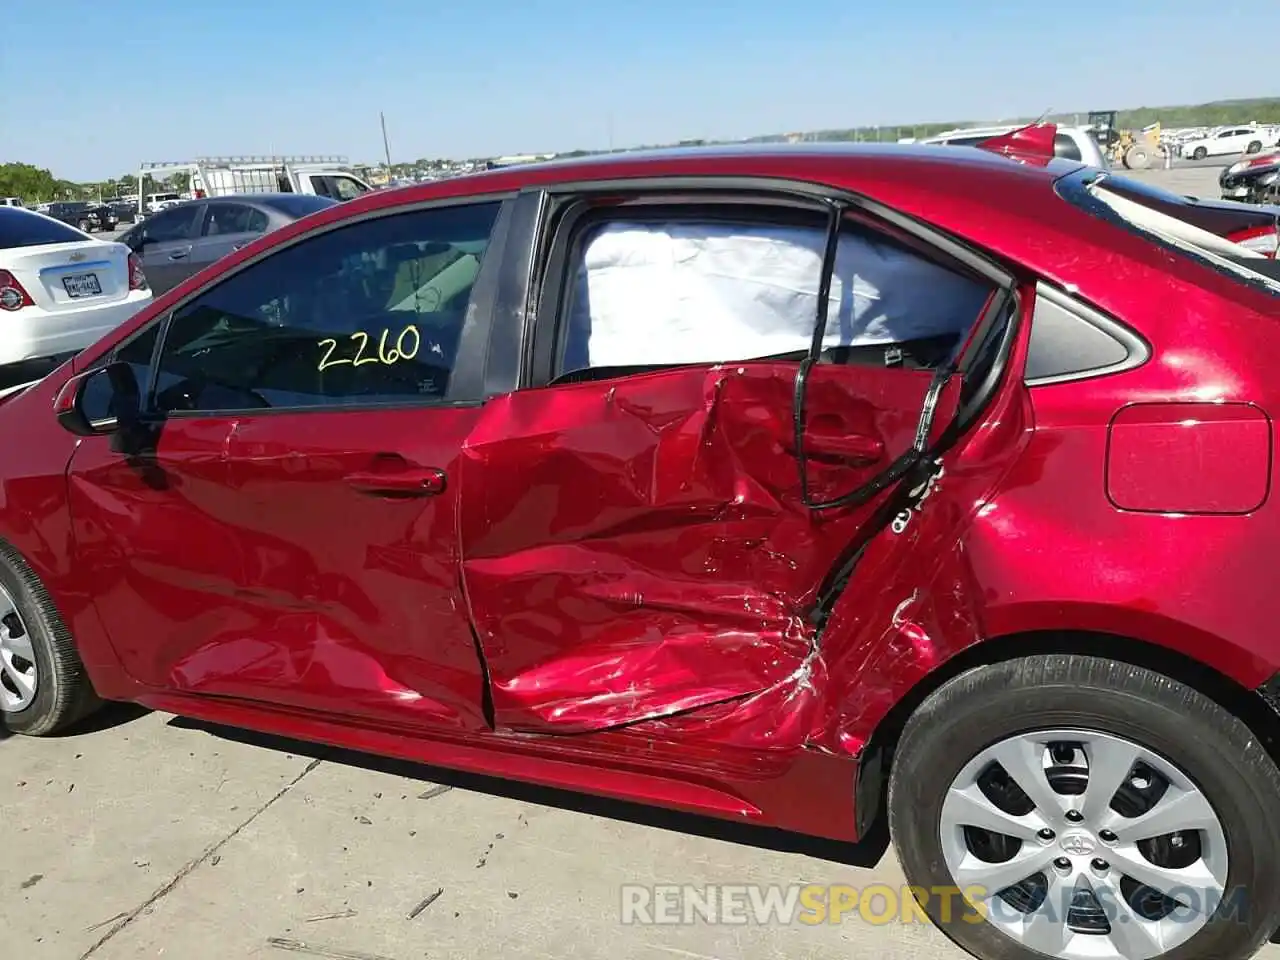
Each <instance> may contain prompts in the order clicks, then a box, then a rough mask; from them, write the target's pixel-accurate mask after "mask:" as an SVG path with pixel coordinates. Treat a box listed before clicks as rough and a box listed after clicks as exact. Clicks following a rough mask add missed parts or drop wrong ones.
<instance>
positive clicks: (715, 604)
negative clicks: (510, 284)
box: [459, 185, 1012, 733]
mask: <svg viewBox="0 0 1280 960" xmlns="http://www.w3.org/2000/svg"><path fill="white" fill-rule="evenodd" d="M549 203H550V204H551V207H550V209H551V213H550V214H549V222H552V223H554V224H555V228H554V230H553V231H552V232H551V233H550V234H549V236H548V237H547V238H546V241H545V243H546V248H545V256H544V258H543V260H542V264H543V266H544V268H545V275H544V276H542V277H541V280H540V284H539V289H540V291H541V296H540V299H539V304H538V308H537V315H536V323H535V324H534V326H533V342H532V346H531V350H530V352H529V354H528V356H527V357H526V362H527V371H526V373H527V380H528V383H529V386H528V387H527V388H526V389H521V390H519V391H517V392H514V393H511V394H509V395H506V396H502V397H499V398H496V399H493V400H491V401H490V402H489V404H488V405H487V406H486V409H485V413H484V416H483V417H482V418H481V419H480V420H479V421H478V422H477V424H476V426H475V428H474V430H473V432H472V433H471V435H470V437H469V438H468V440H467V449H466V451H465V455H464V457H463V458H462V461H461V464H460V467H461V471H460V474H461V475H460V480H461V484H462V487H463V494H462V500H461V517H460V531H459V533H460V539H461V550H462V561H463V576H464V581H465V586H466V592H467V598H468V602H469V604H470V609H471V613H472V617H473V620H474V623H475V629H476V632H477V637H478V641H479V644H480V647H481V649H482V652H483V656H484V660H485V666H486V669H487V674H488V678H489V684H490V696H491V700H492V710H493V716H494V721H495V724H496V726H497V727H498V729H499V730H504V731H523V732H541V733H567V732H585V731H598V730H605V729H609V728H615V727H621V726H624V725H628V724H632V723H635V722H637V721H641V720H649V719H654V718H659V717H664V716H670V715H674V714H677V713H682V712H687V711H692V710H696V709H697V708H700V707H706V706H709V705H712V704H719V703H725V702H729V701H735V700H739V699H741V698H744V697H749V696H751V695H753V694H759V693H762V692H764V691H768V690H771V689H786V688H789V686H790V687H794V686H795V684H796V682H800V683H803V682H804V678H805V676H806V671H808V670H810V669H813V668H814V667H815V664H814V660H813V658H812V657H811V653H812V650H813V636H814V624H813V621H812V615H813V613H814V611H815V608H816V606H817V602H818V599H819V597H820V596H821V595H823V594H824V592H825V591H826V589H827V588H829V587H830V586H831V582H830V581H831V577H832V575H833V571H835V570H837V569H838V568H839V567H840V566H841V563H842V561H843V560H846V559H848V557H849V555H850V553H851V551H854V550H856V548H857V545H858V543H859V542H860V540H861V539H863V538H865V537H866V536H868V535H870V534H872V533H874V532H876V531H877V530H879V529H880V528H882V527H883V526H884V524H885V523H886V522H887V518H886V517H885V516H884V515H883V513H884V510H883V508H884V506H885V503H886V498H887V497H888V496H889V495H890V492H891V491H893V490H894V488H895V487H897V485H898V484H901V483H911V484H921V486H922V489H923V488H924V487H927V480H928V476H929V474H928V471H925V470H923V469H922V468H921V464H919V463H918V462H916V461H918V460H919V458H918V457H915V456H914V455H913V450H915V449H917V448H919V449H924V448H929V449H931V445H932V444H933V443H934V442H936V441H937V440H938V439H939V438H940V433H941V431H942V429H943V427H944V426H945V425H947V424H949V423H951V422H952V421H953V419H954V415H955V414H956V411H957V408H958V407H959V406H960V405H961V404H965V403H968V399H967V397H968V394H969V392H970V390H969V386H968V385H966V382H965V381H966V376H967V375H968V374H969V373H972V371H970V370H968V366H967V365H968V363H969V359H970V358H971V357H975V356H978V355H979V354H982V355H984V356H985V355H986V354H985V353H983V351H984V350H986V349H987V346H988V345H989V343H990V342H993V341H992V339H991V338H992V337H993V336H998V334H999V332H1000V330H1001V329H1003V328H1004V324H1005V319H1006V318H1007V317H1008V315H1009V313H1010V312H1011V306H1012V301H1011V298H1010V296H1009V294H1008V290H1007V288H1006V286H1005V280H1004V279H1003V278H1002V277H1000V276H999V274H998V273H996V272H995V271H992V270H990V269H989V268H987V267H985V266H984V265H982V264H980V263H977V262H975V261H973V260H972V259H971V258H965V257H964V256H963V255H962V253H961V252H960V251H958V250H957V249H951V250H950V251H946V250H943V249H942V248H941V247H939V246H938V245H935V244H931V243H929V242H924V241H922V240H921V239H920V238H919V236H917V235H915V234H914V233H913V232H911V231H904V230H902V229H900V228H899V227H895V226H891V225H890V224H889V223H888V222H885V221H883V220H880V219H879V218H878V217H877V216H875V215H874V213H869V212H867V211H866V210H863V209H860V208H858V207H856V206H855V207H851V208H849V209H847V210H841V209H836V208H833V207H832V206H831V205H829V204H826V203H824V202H822V198H820V197H816V196H811V195H808V194H803V195H801V194H797V193H791V194H776V193H773V192H770V191H767V190H762V191H759V192H757V191H754V190H750V191H748V190H743V191H734V192H730V193H725V192H724V191H723V190H720V189H714V190H713V189H708V190H706V191H699V190H682V191H678V192H676V193H671V192H670V191H669V190H664V189H663V188H662V187H661V185H653V187H652V190H650V189H646V188H645V187H643V186H637V187H635V189H629V190H628V191H626V193H625V194H621V195H619V194H618V193H617V191H614V192H613V193H612V194H610V195H609V196H607V197H606V196H603V195H602V196H592V195H589V194H578V195H569V196H563V197H558V198H554V199H553V200H551V201H549ZM700 231H701V232H700ZM601 244H602V246H601ZM593 258H594V259H593ZM735 258H736V259H735ZM825 263H830V264H832V266H831V268H830V269H829V271H826V272H827V273H828V276H827V278H826V279H824V269H823V265H824V264H825ZM584 264H585V266H584ZM698 264H702V265H703V266H704V267H705V269H703V268H702V267H698V266H697V265H698ZM690 271H692V272H690ZM700 271H701V272H700ZM825 284H829V285H830V288H829V290H828V289H827V288H826V286H824V285H825ZM823 291H826V292H827V293H828V294H829V295H828V296H826V297H823V296H822V292H823ZM922 294H927V295H925V296H922ZM823 300H825V301H826V303H827V304H828V307H827V310H826V313H827V321H828V325H827V327H826V336H825V337H824V338H817V339H818V341H819V342H818V344H817V345H816V346H818V347H820V348H821V354H820V357H821V362H818V363H816V364H813V365H811V364H809V363H808V362H802V361H803V360H804V358H805V357H806V355H817V354H810V351H811V349H812V348H813V347H814V346H815V345H814V344H812V343H811V341H813V340H814V339H815V338H814V337H813V331H814V329H815V327H817V326H818V324H819V320H818V304H819V303H820V302H822V301H823ZM882 301H883V302H882ZM912 304H914V306H913V305H912ZM938 304H943V305H944V307H945V309H938ZM881 307H883V308H884V309H880V308H881ZM867 311H871V312H870V313H868V312H867ZM877 311H879V313H878V314H877ZM926 314H928V316H926ZM876 316H879V321H880V322H879V326H877V324H876V322H875V317H876ZM771 317H772V318H775V319H780V323H781V325H780V326H777V325H775V326H771V325H770V324H771V323H772V321H771V320H770V318H771ZM917 321H918V322H917ZM894 323H898V324H899V326H898V333H897V334H895V333H894V331H893V329H892V328H893V327H894ZM931 325H932V326H931ZM859 331H860V332H859ZM898 334H901V335H898ZM979 341H981V343H982V345H983V350H979V349H978V348H977V346H976V345H977V344H978V343H979ZM966 344H967V345H969V348H968V349H967V350H962V349H961V348H964V347H965V345H966ZM802 367H803V369H804V370H805V372H806V376H805V377H804V378H801V383H800V384H799V386H798V385H797V375H798V374H799V373H800V371H801V369H802ZM955 367H958V369H953V368H955ZM948 372H950V375H948ZM979 379H981V375H979ZM797 398H800V399H801V400H802V401H803V403H802V409H801V410H800V415H799V417H798V421H799V423H798V425H797ZM927 411H929V412H931V413H932V417H930V416H928V415H926V412H927ZM801 451H803V456H801ZM913 464H914V466H912V465H913ZM908 467H910V469H908Z"/></svg>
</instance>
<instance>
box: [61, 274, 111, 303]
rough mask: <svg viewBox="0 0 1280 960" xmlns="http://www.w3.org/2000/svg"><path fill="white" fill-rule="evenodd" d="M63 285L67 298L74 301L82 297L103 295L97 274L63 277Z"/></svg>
mask: <svg viewBox="0 0 1280 960" xmlns="http://www.w3.org/2000/svg"><path fill="white" fill-rule="evenodd" d="M62 285H63V287H65V288H66V291H67V296H69V297H70V298H71V299H73V300H77V299H79V298H80V297H96V296H97V295H98V294H100V293H102V284H100V283H99V282H98V275H97V274H96V273H76V274H72V275H71V276H69V277H63V278H62Z"/></svg>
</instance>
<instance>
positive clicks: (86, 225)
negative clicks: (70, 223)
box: [76, 220, 93, 233]
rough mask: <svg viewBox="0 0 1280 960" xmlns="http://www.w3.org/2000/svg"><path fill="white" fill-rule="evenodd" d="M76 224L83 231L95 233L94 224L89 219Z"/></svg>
mask: <svg viewBox="0 0 1280 960" xmlns="http://www.w3.org/2000/svg"><path fill="white" fill-rule="evenodd" d="M76 226H77V227H79V228H80V231H81V232H82V233H93V224H92V223H90V222H89V221H88V220H81V221H80V222H79V223H77V224H76Z"/></svg>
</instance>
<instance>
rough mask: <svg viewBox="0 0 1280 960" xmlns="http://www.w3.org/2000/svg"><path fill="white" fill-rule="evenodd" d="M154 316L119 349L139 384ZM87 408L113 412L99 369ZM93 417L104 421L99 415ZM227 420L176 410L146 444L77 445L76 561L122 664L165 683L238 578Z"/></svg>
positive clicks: (89, 441)
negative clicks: (179, 653) (177, 657)
mask: <svg viewBox="0 0 1280 960" xmlns="http://www.w3.org/2000/svg"><path fill="white" fill-rule="evenodd" d="M159 330H160V324H159V322H156V323H153V324H151V325H150V326H148V327H146V328H144V329H143V330H142V331H140V332H139V333H138V334H137V335H136V336H134V337H133V338H131V339H130V340H129V341H128V342H126V343H124V344H122V345H121V346H120V347H118V348H117V350H116V351H115V353H114V359H116V360H119V361H121V362H123V363H127V364H128V365H129V366H130V367H131V368H132V370H133V371H134V376H135V377H136V379H137V381H138V382H139V383H143V384H145V383H146V381H147V377H148V372H149V370H150V367H151V358H152V351H153V349H154V347H155V344H156V338H157V334H158V332H159ZM89 389H90V390H93V391H95V393H96V394H97V395H94V396H87V397H86V400H85V403H86V408H87V409H89V410H95V411H102V413H104V414H105V413H108V412H110V411H109V403H110V397H109V396H108V395H107V394H108V393H109V391H107V390H106V380H105V378H96V379H94V380H92V381H91V386H90V388H89ZM97 419H105V416H103V415H101V414H100V415H98V416H97ZM232 427H233V421H232V420H231V419H229V418H227V417H224V416H221V415H218V414H216V413H211V414H209V415H206V416H196V417H190V418H186V419H183V420H174V421H171V422H169V423H168V424H166V425H165V427H164V429H163V430H160V431H158V432H155V433H154V434H153V435H152V437H151V438H150V439H151V441H152V442H148V443H146V444H140V445H138V446H137V447H130V446H129V445H128V444H126V443H125V441H124V438H122V437H120V436H95V437H86V438H84V439H82V440H81V441H80V442H79V443H78V444H77V446H76V449H75V453H74V455H73V456H72V459H71V463H70V464H69V467H68V471H67V492H68V502H69V505H70V512H71V519H72V535H73V537H74V539H75V548H76V561H77V565H78V566H79V568H80V570H81V577H82V578H83V580H84V582H85V584H86V586H87V588H88V593H89V594H90V595H91V596H92V597H93V598H94V603H95V604H96V606H97V609H98V612H99V615H100V616H101V617H102V619H103V621H104V623H105V624H106V625H107V627H108V634H109V637H110V639H111V642H112V645H113V646H114V648H115V650H116V653H117V655H118V656H119V657H120V659H121V662H122V664H123V665H124V667H125V669H126V670H127V671H128V672H129V673H130V674H131V675H132V676H133V677H135V678H136V679H139V680H142V681H145V682H148V683H154V684H160V683H162V682H163V681H164V678H165V677H166V676H167V673H168V665H169V662H170V659H169V658H170V656H171V653H172V651H175V650H191V649H194V648H196V647H198V646H200V645H201V644H202V643H203V642H204V637H205V636H206V634H207V631H208V629H209V627H210V624H211V618H214V619H215V620H216V618H217V617H218V616H219V611H220V610H221V609H222V607H223V604H224V603H225V602H226V601H227V600H228V599H229V598H232V597H234V596H236V594H237V592H238V591H239V589H240V587H241V585H242V584H243V583H244V565H243V554H242V553H241V551H240V548H239V545H238V543H237V541H236V538H235V525H234V524H235V513H236V508H235V505H234V502H233V501H234V496H233V494H232V491H231V490H230V488H229V487H228V486H227V482H226V481H227V474H226V466H227V464H226V449H227V441H228V439H229V438H230V436H231V430H232Z"/></svg>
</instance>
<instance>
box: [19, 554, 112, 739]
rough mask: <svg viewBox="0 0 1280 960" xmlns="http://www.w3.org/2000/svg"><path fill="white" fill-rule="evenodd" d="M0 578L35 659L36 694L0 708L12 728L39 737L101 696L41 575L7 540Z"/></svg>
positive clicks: (97, 702) (79, 714)
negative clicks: (18, 705)
mask: <svg viewBox="0 0 1280 960" xmlns="http://www.w3.org/2000/svg"><path fill="white" fill-rule="evenodd" d="M0 584H3V585H4V588H5V590H7V591H8V592H9V595H10V596H11V597H12V598H13V600H14V602H15V603H16V604H17V607H18V613H19V614H20V615H21V617H22V622H23V625H24V626H25V627H26V630H27V634H28V635H29V636H30V638H31V645H32V647H33V649H34V651H35V659H36V678H37V681H36V696H35V699H34V700H33V701H32V702H31V705H30V706H29V707H27V708H26V709H25V710H22V711H20V712H18V713H0V723H3V724H4V726H5V727H7V728H8V729H9V730H10V731H12V732H13V733H21V734H26V735H27V736H31V737H43V736H48V735H49V734H52V733H57V732H58V731H60V730H63V729H65V728H66V727H68V726H70V725H71V724H73V723H75V722H76V721H77V720H81V719H83V718H84V717H87V716H88V715H89V714H91V713H93V711H94V710H96V709H97V708H98V707H99V706H101V703H102V701H100V700H99V699H98V696H97V694H96V693H94V690H93V684H92V683H90V682H89V677H88V674H86V673H85V669H84V665H83V664H82V663H81V662H80V655H79V653H78V652H77V651H76V647H75V643H74V641H72V639H71V634H70V633H69V632H68V630H67V628H66V626H65V625H64V624H63V622H62V618H61V617H60V616H59V615H58V611H57V610H56V609H55V608H54V606H53V601H52V600H51V599H50V598H49V594H48V593H47V592H46V591H45V589H44V586H43V585H42V584H41V583H40V580H39V578H37V577H36V575H35V574H34V573H33V572H32V570H31V568H30V567H28V566H27V564H26V562H25V561H24V560H23V559H22V558H21V557H20V556H19V555H18V554H17V553H16V552H15V551H14V550H13V549H12V548H10V547H9V546H8V545H7V544H2V543H0Z"/></svg>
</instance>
